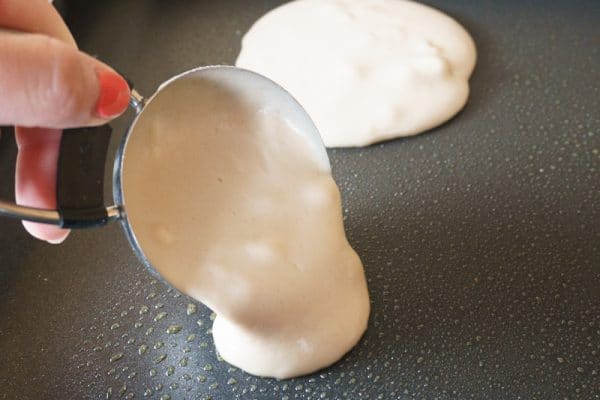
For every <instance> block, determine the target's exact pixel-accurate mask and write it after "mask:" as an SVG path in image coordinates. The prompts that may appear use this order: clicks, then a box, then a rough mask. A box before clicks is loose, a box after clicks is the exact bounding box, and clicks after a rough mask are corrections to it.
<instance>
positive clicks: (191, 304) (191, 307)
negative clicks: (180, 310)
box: [185, 303, 198, 315]
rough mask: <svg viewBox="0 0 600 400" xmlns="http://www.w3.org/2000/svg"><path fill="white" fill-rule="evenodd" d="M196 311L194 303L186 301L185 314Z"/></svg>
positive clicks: (196, 307)
mask: <svg viewBox="0 0 600 400" xmlns="http://www.w3.org/2000/svg"><path fill="white" fill-rule="evenodd" d="M197 311H198V306H197V305H195V304H194V303H188V305H187V308H186V310H185V312H186V314H187V315H192V314H196V312H197Z"/></svg>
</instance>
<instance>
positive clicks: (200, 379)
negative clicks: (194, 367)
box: [196, 375, 206, 383]
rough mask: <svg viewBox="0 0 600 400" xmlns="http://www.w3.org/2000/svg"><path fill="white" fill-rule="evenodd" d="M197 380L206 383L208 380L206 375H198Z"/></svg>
mask: <svg viewBox="0 0 600 400" xmlns="http://www.w3.org/2000/svg"><path fill="white" fill-rule="evenodd" d="M196 380H197V381H198V382H200V383H204V382H206V376H204V375H198V376H197V377H196Z"/></svg>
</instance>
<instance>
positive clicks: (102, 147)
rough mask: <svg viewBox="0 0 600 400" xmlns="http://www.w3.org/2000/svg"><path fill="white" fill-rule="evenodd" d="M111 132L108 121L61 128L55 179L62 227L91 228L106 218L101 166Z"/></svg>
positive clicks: (102, 168)
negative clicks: (100, 123) (81, 126)
mask: <svg viewBox="0 0 600 400" xmlns="http://www.w3.org/2000/svg"><path fill="white" fill-rule="evenodd" d="M111 133H112V128H111V127H110V125H108V124H105V125H102V126H98V127H92V128H75V129H67V130H65V131H64V132H63V136H62V140H61V143H60V156H59V160H58V173H57V182H56V184H57V186H56V204H57V207H58V212H59V215H60V226H61V227H63V228H90V227H94V226H99V225H104V224H106V223H107V222H108V220H109V218H108V211H107V209H106V207H105V206H104V168H105V164H106V154H107V151H108V145H109V142H110V135H111Z"/></svg>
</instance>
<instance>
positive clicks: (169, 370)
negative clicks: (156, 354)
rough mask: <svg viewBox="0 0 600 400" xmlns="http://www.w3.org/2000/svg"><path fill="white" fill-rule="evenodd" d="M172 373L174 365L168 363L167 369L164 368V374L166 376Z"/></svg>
mask: <svg viewBox="0 0 600 400" xmlns="http://www.w3.org/2000/svg"><path fill="white" fill-rule="evenodd" d="M174 373H175V367H174V366H172V365H169V366H168V367H167V369H166V370H165V375H166V376H171V375H173V374H174Z"/></svg>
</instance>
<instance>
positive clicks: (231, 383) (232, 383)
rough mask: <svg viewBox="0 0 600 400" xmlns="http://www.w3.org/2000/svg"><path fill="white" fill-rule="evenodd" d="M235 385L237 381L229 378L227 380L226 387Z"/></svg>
mask: <svg viewBox="0 0 600 400" xmlns="http://www.w3.org/2000/svg"><path fill="white" fill-rule="evenodd" d="M236 383H237V381H236V380H235V379H234V378H229V379H228V380H227V384H228V385H235V384H236Z"/></svg>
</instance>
